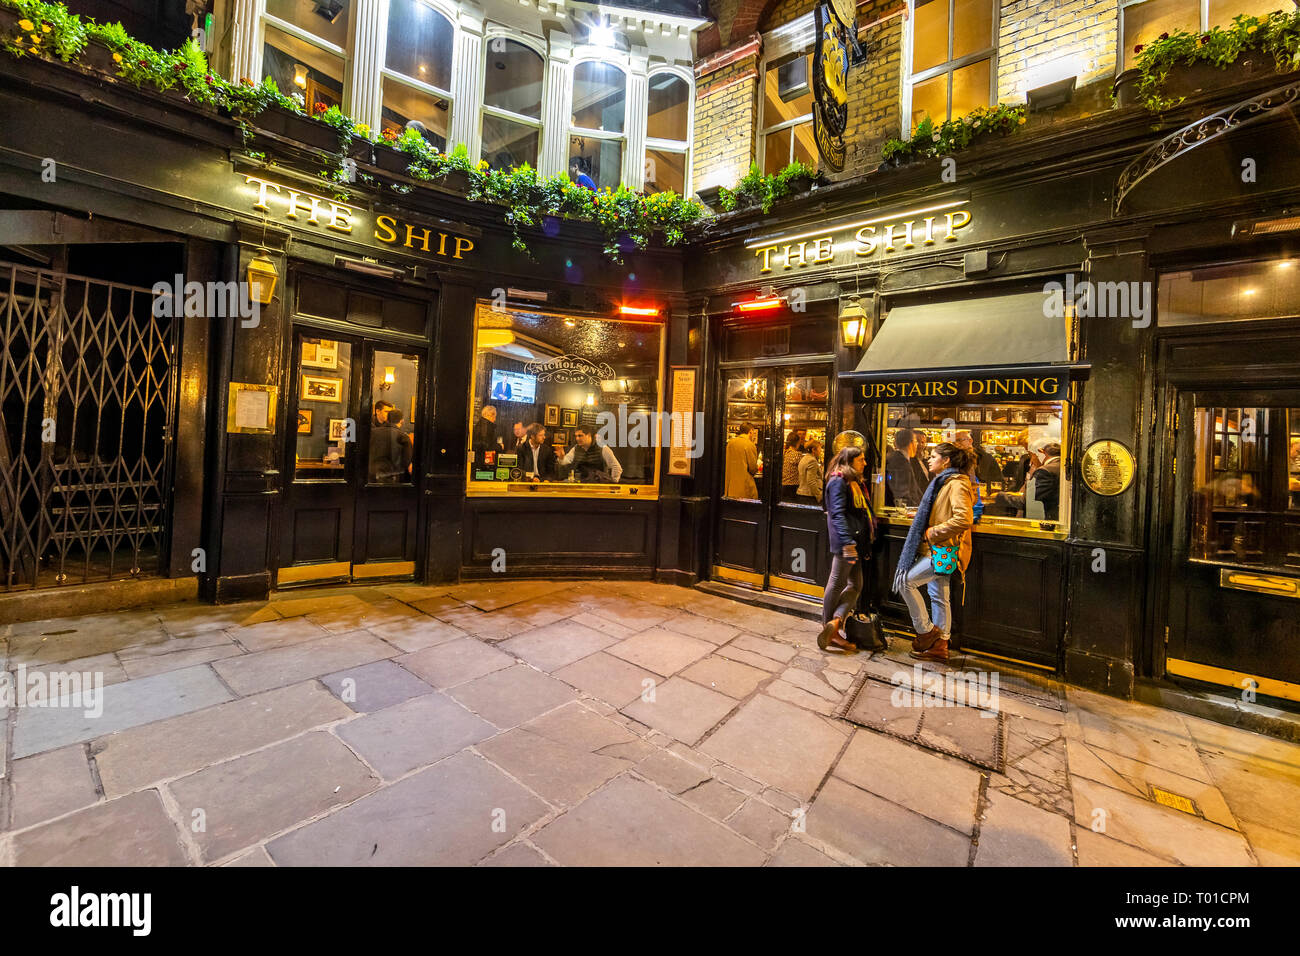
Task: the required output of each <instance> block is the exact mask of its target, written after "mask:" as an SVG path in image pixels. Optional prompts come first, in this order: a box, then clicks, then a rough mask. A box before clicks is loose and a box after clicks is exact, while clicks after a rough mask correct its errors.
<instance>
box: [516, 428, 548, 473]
mask: <svg viewBox="0 0 1300 956" xmlns="http://www.w3.org/2000/svg"><path fill="white" fill-rule="evenodd" d="M525 435H526V436H527V437H526V438H525V439H524V442H523V444H522V445H520V446H519V467H520V468H522V469H523V470H524V477H525V478H528V479H531V480H533V481H554V480H555V446H554V445H548V444H547V443H546V429H545V428H543V427H542V423H541V422H533V423H532V424H531V425H529V426H528V429H527V431H526V432H525Z"/></svg>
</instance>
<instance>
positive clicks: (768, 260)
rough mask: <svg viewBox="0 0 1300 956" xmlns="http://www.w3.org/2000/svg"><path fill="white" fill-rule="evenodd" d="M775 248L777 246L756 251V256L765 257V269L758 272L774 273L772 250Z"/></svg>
mask: <svg viewBox="0 0 1300 956" xmlns="http://www.w3.org/2000/svg"><path fill="white" fill-rule="evenodd" d="M775 248H776V246H765V247H764V248H762V249H755V250H754V255H756V256H762V257H763V268H761V269H759V270H758V271H759V273H763V272H771V271H772V250H773V249H775Z"/></svg>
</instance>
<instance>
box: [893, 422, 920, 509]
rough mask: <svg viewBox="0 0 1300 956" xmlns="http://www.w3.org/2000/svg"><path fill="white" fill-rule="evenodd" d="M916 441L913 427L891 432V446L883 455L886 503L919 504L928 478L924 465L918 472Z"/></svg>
mask: <svg viewBox="0 0 1300 956" xmlns="http://www.w3.org/2000/svg"><path fill="white" fill-rule="evenodd" d="M918 444H919V442H918V440H917V437H916V432H914V431H912V429H910V428H900V429H899V430H898V431H896V432H894V447H893V448H892V449H890V451H889V454H888V455H886V456H885V504H887V505H896V506H897V507H900V508H908V507H911V508H915V507H916V506H917V505H919V504H920V503H921V495H923V494H924V493H925V488H926V485H927V484H928V483H929V479H928V478H926V477H925V476H924V475H925V472H924V468H922V469H921V474H920V475H918V473H917V467H918V466H919V465H920V462H919V461H918V460H917V458H916V450H917V445H918Z"/></svg>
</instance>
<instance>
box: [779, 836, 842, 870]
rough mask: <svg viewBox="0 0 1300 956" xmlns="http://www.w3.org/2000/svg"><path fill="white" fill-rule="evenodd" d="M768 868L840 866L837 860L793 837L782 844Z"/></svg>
mask: <svg viewBox="0 0 1300 956" xmlns="http://www.w3.org/2000/svg"><path fill="white" fill-rule="evenodd" d="M767 865H768V866H839V865H840V864H839V863H837V862H836V861H835V860H832V859H831V858H830V857H829V856H827V855H826V854H825V853H823V852H822V851H821V850H818V849H815V848H814V847H811V846H809V845H808V844H807V843H804V842H803V841H802V840H796V839H794V838H793V837H791V838H788V839H787V840H786V841H785V842H784V843H782V844H781V845H780V846H779V847H777V850H776V852H775V853H773V854H772V858H771V859H770V860H768V861H767Z"/></svg>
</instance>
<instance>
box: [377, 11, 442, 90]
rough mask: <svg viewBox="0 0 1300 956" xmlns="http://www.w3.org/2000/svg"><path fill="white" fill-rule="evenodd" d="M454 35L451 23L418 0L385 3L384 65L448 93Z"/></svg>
mask: <svg viewBox="0 0 1300 956" xmlns="http://www.w3.org/2000/svg"><path fill="white" fill-rule="evenodd" d="M454 36H455V31H454V30H453V29H452V25H451V22H450V21H449V20H448V19H447V18H446V17H444V16H443V15H442V14H441V13H439V12H438V11H436V10H434V9H433V8H432V7H430V6H428V5H427V4H424V3H421V2H420V0H389V5H388V44H387V47H386V52H385V54H384V66H386V67H387V68H388V69H390V70H392V71H394V72H395V73H401V74H403V75H405V76H409V77H411V78H413V79H416V80H419V81H420V82H421V83H428V84H429V85H430V86H435V87H437V88H438V89H440V90H449V89H451V58H452V39H453V37H454Z"/></svg>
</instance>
